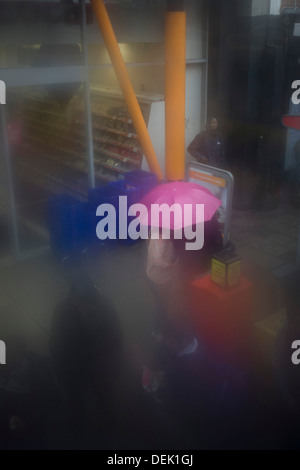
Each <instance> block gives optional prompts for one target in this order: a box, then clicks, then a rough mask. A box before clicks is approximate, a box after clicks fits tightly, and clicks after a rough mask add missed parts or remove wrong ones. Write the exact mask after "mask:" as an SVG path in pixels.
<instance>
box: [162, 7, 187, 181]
mask: <svg viewBox="0 0 300 470" xmlns="http://www.w3.org/2000/svg"><path fill="white" fill-rule="evenodd" d="M185 61H186V14H185V12H183V11H170V12H167V16H166V86H165V87H166V91H165V95H166V176H167V179H168V180H172V181H177V180H183V179H184V177H185Z"/></svg>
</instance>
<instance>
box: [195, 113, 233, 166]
mask: <svg viewBox="0 0 300 470" xmlns="http://www.w3.org/2000/svg"><path fill="white" fill-rule="evenodd" d="M188 152H189V153H190V154H191V155H192V157H194V158H195V159H196V160H197V161H198V162H199V163H204V164H206V165H210V166H214V167H216V168H224V167H225V144H224V138H223V135H222V134H221V132H220V131H219V122H218V119H217V118H215V117H213V118H211V119H209V121H208V123H207V126H206V129H205V131H202V132H201V133H200V134H198V135H197V136H196V137H195V139H194V140H193V142H192V143H191V144H190V145H189V147H188Z"/></svg>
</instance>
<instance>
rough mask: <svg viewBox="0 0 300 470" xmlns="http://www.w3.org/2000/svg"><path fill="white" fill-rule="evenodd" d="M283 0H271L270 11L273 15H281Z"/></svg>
mask: <svg viewBox="0 0 300 470" xmlns="http://www.w3.org/2000/svg"><path fill="white" fill-rule="evenodd" d="M280 10H281V0H271V5H270V13H271V15H280Z"/></svg>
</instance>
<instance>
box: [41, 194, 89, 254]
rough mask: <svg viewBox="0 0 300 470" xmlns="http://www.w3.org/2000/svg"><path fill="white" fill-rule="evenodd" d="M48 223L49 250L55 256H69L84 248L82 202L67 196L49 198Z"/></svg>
mask: <svg viewBox="0 0 300 470" xmlns="http://www.w3.org/2000/svg"><path fill="white" fill-rule="evenodd" d="M48 221H49V232H50V243H51V248H52V250H53V251H54V253H55V254H57V255H61V256H71V255H75V254H78V253H80V252H81V251H82V250H83V249H84V248H85V235H84V230H85V228H84V206H83V203H82V202H80V201H78V200H77V199H76V198H74V197H72V196H69V195H68V194H63V195H61V196H56V197H53V198H50V199H49V201H48Z"/></svg>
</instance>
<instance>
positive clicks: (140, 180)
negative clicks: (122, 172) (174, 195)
mask: <svg viewBox="0 0 300 470" xmlns="http://www.w3.org/2000/svg"><path fill="white" fill-rule="evenodd" d="M125 181H126V182H127V183H128V184H131V185H133V186H139V187H140V188H141V189H142V197H144V196H146V194H148V193H149V192H150V191H151V189H153V188H155V186H157V184H158V179H157V176H156V175H155V174H154V173H150V172H149V171H144V170H135V171H131V172H129V173H127V174H126V176H125Z"/></svg>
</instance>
